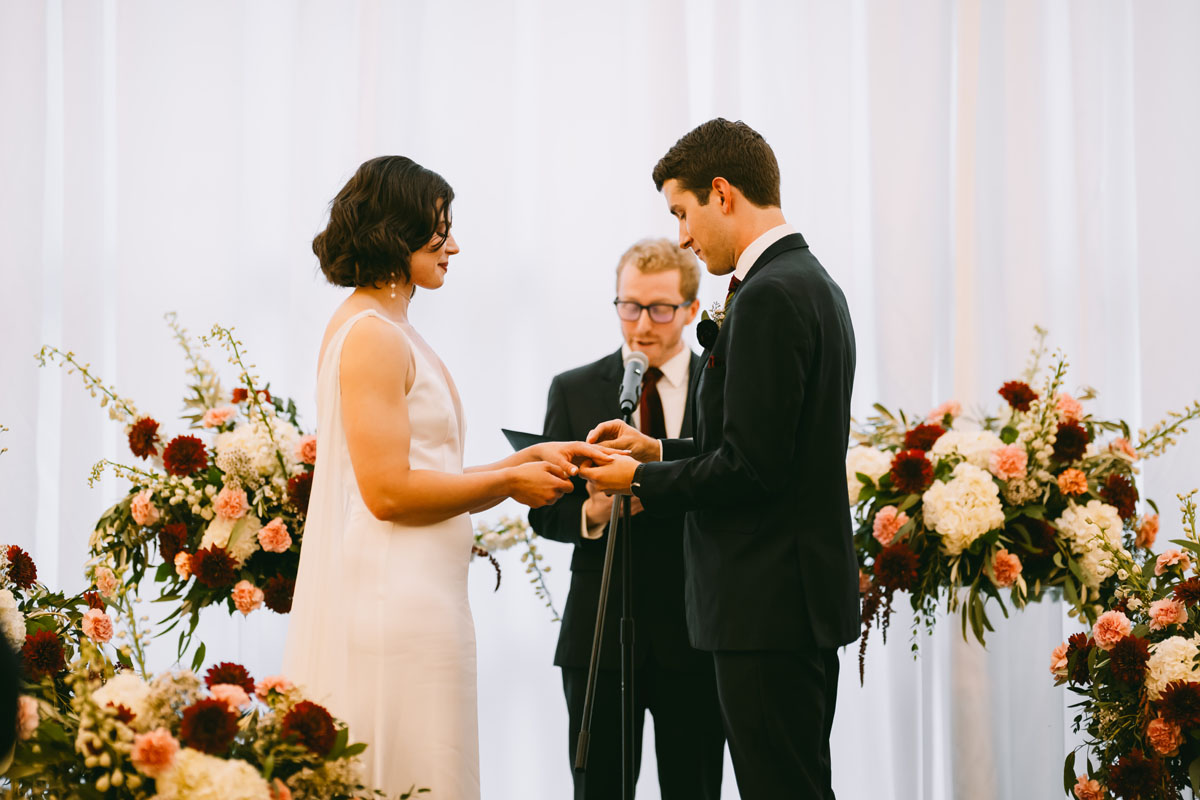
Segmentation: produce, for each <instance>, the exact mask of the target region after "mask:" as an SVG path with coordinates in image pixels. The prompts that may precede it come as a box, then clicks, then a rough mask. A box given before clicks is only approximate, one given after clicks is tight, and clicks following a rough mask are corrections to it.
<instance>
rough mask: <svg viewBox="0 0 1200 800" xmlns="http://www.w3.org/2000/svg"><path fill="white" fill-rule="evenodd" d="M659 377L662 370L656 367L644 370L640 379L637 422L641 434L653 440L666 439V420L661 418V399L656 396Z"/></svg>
mask: <svg viewBox="0 0 1200 800" xmlns="http://www.w3.org/2000/svg"><path fill="white" fill-rule="evenodd" d="M661 377H662V370H661V369H659V368H658V367H651V368H650V369H648V370H646V377H644V378H642V406H641V418H640V420H639V422H640V423H641V429H642V433H644V434H646V435H647V436H652V437H654V438H655V439H665V438H667V420H666V418H665V417H664V416H663V404H662V397H660V396H659V394H658V379H659V378H661Z"/></svg>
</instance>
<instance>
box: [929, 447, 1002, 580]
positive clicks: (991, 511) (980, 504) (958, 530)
mask: <svg viewBox="0 0 1200 800" xmlns="http://www.w3.org/2000/svg"><path fill="white" fill-rule="evenodd" d="M942 438H943V439H944V438H946V437H945V436H943V437H942ZM951 475H952V477H951V479H950V482H949V483H944V482H942V481H935V482H934V484H933V486H930V487H929V488H928V489H927V490H926V491H925V494H924V495H923V496H922V497H921V500H922V502H923V503H924V506H923V509H924V515H925V524H926V525H927V526H929V527H930V528H933V529H934V530H936V531H937V532H938V533H939V534H941V537H942V551H943V552H944V553H946V554H947V555H952V556H956V555H958V554H960V553H962V551H963V550H965V549H967V548H968V547H970V546H971V543H972V542H974V541H975V540H976V539H978V538H979V537H980V536H983V535H984V534H985V533H987V532H988V531H992V530H995V529H996V528H999V527H1002V526H1003V525H1004V507H1003V506H1002V505H1001V503H1000V487H999V486H997V485H996V481H995V480H993V479H992V476H991V473H989V472H987V471H986V470H983V469H980V468H979V467H976V466H974V465H973V464H969V463H967V462H965V461H964V462H963V463H961V464H959V465H958V466H957V467H955V468H954V472H953V473H951Z"/></svg>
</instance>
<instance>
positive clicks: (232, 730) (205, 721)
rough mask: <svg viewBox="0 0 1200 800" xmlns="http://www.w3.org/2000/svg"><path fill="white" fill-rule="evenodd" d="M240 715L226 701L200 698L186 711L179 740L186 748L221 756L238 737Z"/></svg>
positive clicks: (180, 728)
mask: <svg viewBox="0 0 1200 800" xmlns="http://www.w3.org/2000/svg"><path fill="white" fill-rule="evenodd" d="M237 731H238V716H237V714H235V713H234V712H232V711H230V710H229V706H227V705H226V704H225V702H224V701H223V700H214V699H212V698H209V699H206V700H197V701H196V702H195V703H192V704H191V705H190V706H188V707H187V708H185V709H184V710H183V722H182V723H181V724H180V726H179V741H180V743H182V744H183V746H184V747H190V748H192V749H193V750H199V751H200V752H201V753H208V754H209V755H213V756H219V755H224V753H225V752H226V751H227V750H229V745H230V744H231V743H232V742H233V737H235V736H237Z"/></svg>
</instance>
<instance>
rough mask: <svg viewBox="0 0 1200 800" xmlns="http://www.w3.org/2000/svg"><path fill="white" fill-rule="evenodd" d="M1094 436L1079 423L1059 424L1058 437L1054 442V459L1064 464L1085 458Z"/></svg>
mask: <svg viewBox="0 0 1200 800" xmlns="http://www.w3.org/2000/svg"><path fill="white" fill-rule="evenodd" d="M1091 440H1092V435H1091V434H1090V433H1088V430H1087V428H1085V427H1083V426H1082V425H1080V424H1079V423H1078V422H1060V423H1058V435H1057V437H1056V438H1055V440H1054V458H1055V459H1056V460H1057V461H1061V462H1063V463H1064V464H1067V463H1070V462H1072V461H1077V460H1078V459H1080V458H1083V454H1084V453H1085V452H1087V446H1088V442H1090V441H1091Z"/></svg>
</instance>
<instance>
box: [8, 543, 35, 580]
mask: <svg viewBox="0 0 1200 800" xmlns="http://www.w3.org/2000/svg"><path fill="white" fill-rule="evenodd" d="M5 556H6V557H7V558H8V579H9V580H10V581H12V582H13V583H14V584H16V586H17V588H19V589H28V588H29V587H31V586H33V584H35V583H36V582H37V565H36V564H34V563H33V559H32V558H30V557H29V553H26V552H25V551H24V550H22V549H21V548H19V547H17V546H16V545H15V544H14V545H12V546H10V547H9V548H8V551H7V552H6V553H5Z"/></svg>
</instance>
